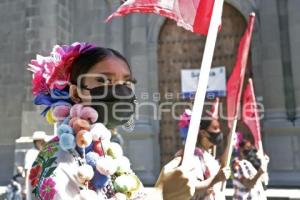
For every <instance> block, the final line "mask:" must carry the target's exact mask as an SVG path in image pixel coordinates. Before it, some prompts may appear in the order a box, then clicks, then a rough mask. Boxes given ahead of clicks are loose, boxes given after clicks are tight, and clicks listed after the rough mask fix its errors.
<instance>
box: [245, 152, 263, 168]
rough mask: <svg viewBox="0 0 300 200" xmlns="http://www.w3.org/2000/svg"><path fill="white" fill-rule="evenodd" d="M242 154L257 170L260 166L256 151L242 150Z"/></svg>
mask: <svg viewBox="0 0 300 200" xmlns="http://www.w3.org/2000/svg"><path fill="white" fill-rule="evenodd" d="M243 154H244V156H245V159H246V160H248V161H249V162H251V164H252V165H253V166H254V168H255V169H259V168H260V166H261V161H260V159H259V158H258V157H257V150H256V149H253V148H252V149H245V150H243Z"/></svg>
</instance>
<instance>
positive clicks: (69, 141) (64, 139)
mask: <svg viewBox="0 0 300 200" xmlns="http://www.w3.org/2000/svg"><path fill="white" fill-rule="evenodd" d="M59 146H60V147H61V149H62V150H64V151H68V150H70V149H74V148H75V146H76V144H75V138H74V136H73V135H72V134H67V133H63V134H62V135H61V136H60V138H59Z"/></svg>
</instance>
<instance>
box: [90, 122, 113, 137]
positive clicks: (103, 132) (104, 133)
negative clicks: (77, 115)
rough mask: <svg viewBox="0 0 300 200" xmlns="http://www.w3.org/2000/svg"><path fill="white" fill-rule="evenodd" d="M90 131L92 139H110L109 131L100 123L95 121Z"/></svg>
mask: <svg viewBox="0 0 300 200" xmlns="http://www.w3.org/2000/svg"><path fill="white" fill-rule="evenodd" d="M91 133H92V135H93V140H94V141H98V140H99V139H100V140H110V138H111V132H110V131H109V130H108V129H107V128H106V127H105V126H104V125H103V124H102V123H96V124H94V125H92V126H91Z"/></svg>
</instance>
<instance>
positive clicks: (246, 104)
mask: <svg viewBox="0 0 300 200" xmlns="http://www.w3.org/2000/svg"><path fill="white" fill-rule="evenodd" d="M243 122H244V123H245V124H246V125H247V126H248V128H249V129H250V131H251V133H252V135H253V138H254V144H255V147H256V148H257V149H259V142H260V141H261V134H260V122H259V117H258V112H257V104H256V100H255V94H254V89H253V83H252V80H251V79H249V83H248V85H247V87H246V89H245V92H244V96H243Z"/></svg>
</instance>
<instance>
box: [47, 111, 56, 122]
mask: <svg viewBox="0 0 300 200" xmlns="http://www.w3.org/2000/svg"><path fill="white" fill-rule="evenodd" d="M46 120H47V122H48V123H49V124H54V123H55V122H56V121H55V120H54V119H53V117H52V109H50V110H48V112H47V113H46Z"/></svg>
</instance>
